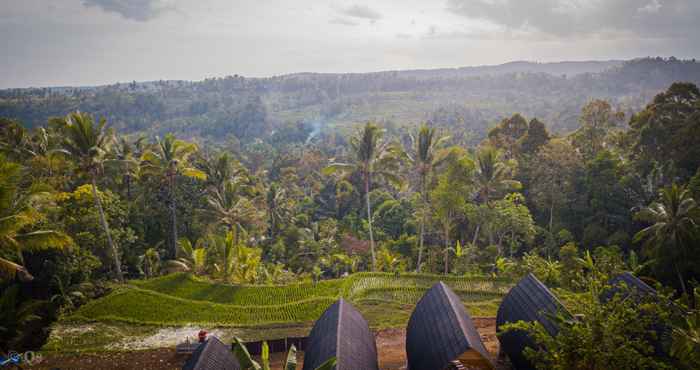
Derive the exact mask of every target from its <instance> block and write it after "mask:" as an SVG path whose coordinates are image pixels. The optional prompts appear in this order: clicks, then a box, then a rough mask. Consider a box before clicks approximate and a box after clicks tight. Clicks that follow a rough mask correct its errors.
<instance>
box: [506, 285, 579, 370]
mask: <svg viewBox="0 0 700 370" xmlns="http://www.w3.org/2000/svg"><path fill="white" fill-rule="evenodd" d="M558 311H563V312H566V313H567V314H568V311H566V309H565V308H564V306H563V305H562V304H561V302H559V300H558V299H557V298H556V297H555V296H554V294H552V292H551V291H549V289H547V287H546V286H545V285H544V284H542V282H541V281H539V280H537V278H536V277H535V275H533V274H528V275H527V276H525V277H524V278H523V279H522V280H520V282H518V284H517V285H515V286H514V287H513V288H512V289H511V290H510V291H509V292H508V294H507V295H506V296H505V297H504V298H503V302H501V305H500V306H499V307H498V314H497V316H496V331H497V332H499V336H498V340H499V341H500V342H501V350H502V351H503V352H505V353H506V354H508V357H509V358H510V361H511V363H512V364H513V366H514V367H515V369H518V370H521V369H534V366H532V364H531V363H530V362H529V361H527V359H526V358H525V356H524V355H523V350H524V349H525V347H533V348H534V347H535V342H534V341H533V340H532V338H530V336H529V335H527V334H526V333H525V332H523V331H510V332H507V333H503V334H501V326H502V325H503V324H506V323H514V322H517V321H526V322H534V321H538V322H539V323H540V324H542V326H543V327H544V328H545V330H547V332H548V333H549V334H550V335H556V334H557V333H558V332H559V329H558V328H557V326H556V325H555V324H554V323H553V322H552V321H551V320H550V319H549V318H548V317H547V314H551V315H553V314H556V313H557V312H558Z"/></svg>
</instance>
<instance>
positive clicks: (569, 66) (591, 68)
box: [0, 60, 626, 91]
mask: <svg viewBox="0 0 700 370" xmlns="http://www.w3.org/2000/svg"><path fill="white" fill-rule="evenodd" d="M625 62H626V61H625V60H601V61H595V60H592V61H561V62H531V61H512V62H507V63H503V64H493V65H490V64H486V65H477V66H464V67H455V68H427V69H398V70H385V71H376V72H338V73H333V72H330V73H326V72H297V73H287V74H281V75H273V76H268V77H246V78H248V79H252V80H265V79H280V78H281V79H285V78H296V77H302V76H315V75H320V76H350V75H382V74H392V75H397V76H400V77H408V78H419V79H420V78H459V77H475V76H488V75H501V74H508V73H547V74H551V75H555V76H561V75H567V76H575V75H578V74H582V73H600V72H603V71H605V70H608V69H610V68H614V67H619V66H621V65H622V64H623V63H625ZM235 76H236V77H238V76H239V75H235ZM241 77H245V76H241ZM211 78H222V77H211ZM223 78H225V77H223ZM205 80H206V79H205ZM157 82H195V83H196V82H199V81H189V80H162V81H158V80H150V81H141V82H136V84H137V85H152V84H154V83H157ZM129 83H133V82H117V83H115V84H116V85H121V84H129ZM115 84H107V85H95V86H70V85H69V86H46V87H21V88H5V89H0V91H3V90H32V89H51V90H55V91H61V90H67V89H87V90H89V89H94V88H100V87H105V86H112V85H115Z"/></svg>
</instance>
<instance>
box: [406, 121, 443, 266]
mask: <svg viewBox="0 0 700 370" xmlns="http://www.w3.org/2000/svg"><path fill="white" fill-rule="evenodd" d="M448 139H449V137H448V136H442V137H440V138H437V139H435V129H434V128H431V127H428V125H426V124H423V125H421V127H420V129H419V130H418V138H417V139H416V136H414V135H413V134H411V146H412V152H413V153H409V152H408V151H407V152H406V156H407V158H408V160H409V162H410V163H411V164H412V165H413V168H414V169H415V171H416V174H417V175H418V179H419V185H418V187H419V191H420V194H421V199H422V201H423V204H422V205H423V210H422V211H421V217H420V237H419V245H418V262H417V263H416V272H420V269H421V261H422V258H423V245H424V242H425V224H426V216H427V213H428V211H427V209H428V208H429V202H430V198H429V196H428V177H429V176H430V175H431V174H432V172H433V169H434V168H435V166H437V165H438V164H439V163H440V162H441V161H442V160H443V159H444V156H439V155H438V149H439V148H440V146H441V145H442V144H443V143H444V142H445V141H446V140H448Z"/></svg>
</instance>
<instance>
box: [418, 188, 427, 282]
mask: <svg viewBox="0 0 700 370" xmlns="http://www.w3.org/2000/svg"><path fill="white" fill-rule="evenodd" d="M420 187H421V193H422V194H421V198H423V210H422V214H421V222H420V244H418V263H417V264H416V273H419V272H420V268H421V262H422V260H423V246H424V243H425V213H426V208H427V207H426V206H427V199H426V198H427V197H426V194H425V177H424V176H421V185H420Z"/></svg>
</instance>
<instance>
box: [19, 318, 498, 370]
mask: <svg viewBox="0 0 700 370" xmlns="http://www.w3.org/2000/svg"><path fill="white" fill-rule="evenodd" d="M473 320H474V325H475V326H476V329H477V330H478V331H479V334H480V335H481V340H482V341H483V342H484V346H486V349H487V350H488V351H489V352H490V353H491V356H492V357H493V358H494V359H496V358H497V357H498V348H499V343H498V339H497V338H496V319H495V318H474V319H473ZM375 339H376V342H377V352H379V367H380V368H381V369H382V370H399V369H406V351H405V345H406V332H405V330H404V329H382V330H379V331H378V332H376V334H375ZM187 357H188V356H187V355H184V356H182V355H180V356H178V355H176V354H175V350H174V349H170V348H162V349H153V350H143V351H132V352H104V353H94V354H65V355H61V354H54V353H51V354H45V355H44V358H43V361H42V362H41V363H40V364H38V365H34V366H31V367H24V368H25V369H37V370H55V369H60V370H131V369H143V370H176V369H180V368H182V365H183V364H184V363H185V361H186V360H187ZM270 357H271V358H270V360H271V361H270V362H271V365H272V369H273V370H278V369H281V368H282V362H283V361H284V353H273V354H271V356H270ZM297 357H298V363H299V364H300V365H301V364H302V363H303V353H302V352H299V353H298V355H297ZM498 369H507V367H506V366H505V365H503V364H500V363H499V366H498Z"/></svg>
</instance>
